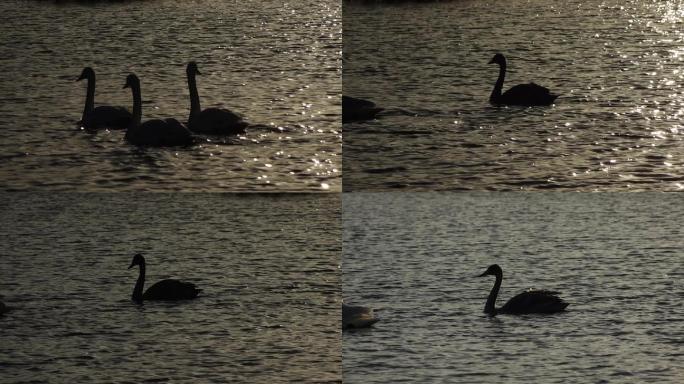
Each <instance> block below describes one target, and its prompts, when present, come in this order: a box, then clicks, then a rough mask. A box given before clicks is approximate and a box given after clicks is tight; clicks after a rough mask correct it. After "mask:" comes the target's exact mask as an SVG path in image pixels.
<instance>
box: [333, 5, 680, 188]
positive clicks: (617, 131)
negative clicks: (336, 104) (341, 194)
mask: <svg viewBox="0 0 684 384" xmlns="http://www.w3.org/2000/svg"><path fill="white" fill-rule="evenodd" d="M682 22H684V2H682V1H657V2H653V1H627V2H624V1H565V2H560V3H549V2H548V1H536V0H530V1H493V2H492V1H489V2H481V1H449V2H429V3H422V4H421V3H416V2H412V3H402V4H400V5H383V4H379V3H373V4H372V5H364V4H360V3H359V2H345V7H344V79H343V82H344V93H345V94H347V95H351V96H358V97H363V98H368V99H370V100H373V101H375V102H376V103H377V104H379V105H380V106H382V107H385V108H387V110H386V111H385V114H384V116H383V117H381V118H380V119H379V120H377V121H374V122H367V123H355V124H345V128H344V130H345V132H344V135H345V137H344V146H345V147H344V169H345V175H346V177H345V181H344V184H345V190H349V191H360V190H371V189H373V190H388V189H411V190H436V189H439V190H464V189H465V190H469V189H477V190H482V189H488V190H521V189H522V190H530V189H561V190H582V191H587V190H592V191H593V190H600V191H625V190H630V191H632V190H668V191H669V190H680V189H682V188H683V187H684V171H683V170H684V167H683V165H684V149H683V148H684V147H683V146H682V128H683V127H684V125H683V123H682V121H684V28H682ZM496 52H502V53H504V54H505V55H506V56H507V58H508V74H507V77H506V83H505V84H504V89H508V88H510V87H512V86H514V85H516V84H520V83H527V82H530V81H534V82H537V83H538V84H541V85H544V86H546V87H549V88H550V89H551V90H552V91H553V92H556V93H560V94H561V96H560V98H559V99H558V100H557V104H556V105H555V106H552V107H536V108H517V107H511V108H505V107H503V108H497V107H492V106H490V105H489V103H488V99H489V94H490V93H491V91H492V88H493V86H494V82H495V81H496V78H497V75H498V67H497V66H496V65H488V64H487V62H488V61H489V60H490V59H491V58H492V56H493V55H494V53H496Z"/></svg>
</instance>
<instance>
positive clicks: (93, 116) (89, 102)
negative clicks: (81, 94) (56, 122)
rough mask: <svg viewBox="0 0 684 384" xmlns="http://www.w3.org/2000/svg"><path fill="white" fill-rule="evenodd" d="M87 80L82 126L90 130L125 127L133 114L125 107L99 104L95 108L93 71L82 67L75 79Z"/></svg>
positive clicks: (129, 122)
mask: <svg viewBox="0 0 684 384" xmlns="http://www.w3.org/2000/svg"><path fill="white" fill-rule="evenodd" d="M83 79H87V80H88V91H87V93H86V101H85V108H83V116H81V121H80V122H79V124H81V126H82V127H85V128H86V129H90V130H96V129H100V128H110V129H125V128H127V127H128V126H129V125H130V124H131V120H132V119H133V116H132V115H131V113H130V112H128V111H127V110H126V109H125V108H122V107H110V106H108V105H101V106H99V107H97V108H95V71H93V69H92V68H90V67H85V68H83V71H82V72H81V76H80V77H79V78H78V79H77V80H76V81H80V80H83Z"/></svg>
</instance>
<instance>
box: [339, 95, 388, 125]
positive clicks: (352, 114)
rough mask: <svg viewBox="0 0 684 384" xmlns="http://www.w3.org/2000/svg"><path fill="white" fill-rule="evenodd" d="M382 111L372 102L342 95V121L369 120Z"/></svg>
mask: <svg viewBox="0 0 684 384" xmlns="http://www.w3.org/2000/svg"><path fill="white" fill-rule="evenodd" d="M380 111H382V108H379V107H378V106H376V105H375V103H374V102H372V101H368V100H363V99H358V98H356V97H351V96H344V95H342V122H343V123H348V122H352V121H362V120H371V119H374V118H375V116H376V115H377V114H378V113H379V112H380Z"/></svg>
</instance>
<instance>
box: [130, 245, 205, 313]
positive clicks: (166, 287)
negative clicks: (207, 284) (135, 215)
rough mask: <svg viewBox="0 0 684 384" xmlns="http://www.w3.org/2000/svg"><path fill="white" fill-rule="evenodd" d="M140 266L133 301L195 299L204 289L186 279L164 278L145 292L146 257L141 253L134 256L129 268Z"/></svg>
mask: <svg viewBox="0 0 684 384" xmlns="http://www.w3.org/2000/svg"><path fill="white" fill-rule="evenodd" d="M135 265H138V266H140V274H139V275H138V281H137V282H136V283H135V288H134V289H133V296H132V297H133V301H136V302H138V303H141V302H142V301H143V300H185V299H194V298H195V297H197V294H198V293H200V292H201V291H202V290H201V289H198V288H197V287H196V286H195V284H192V283H186V282H184V281H179V280H173V279H166V280H162V281H160V282H158V283H156V284H154V285H153V286H151V287H149V288H148V289H147V291H145V293H144V294H143V286H144V285H145V258H144V257H143V255H141V254H139V253H138V254H136V255H135V256H133V261H132V262H131V265H130V266H129V267H128V269H131V268H133V266H135Z"/></svg>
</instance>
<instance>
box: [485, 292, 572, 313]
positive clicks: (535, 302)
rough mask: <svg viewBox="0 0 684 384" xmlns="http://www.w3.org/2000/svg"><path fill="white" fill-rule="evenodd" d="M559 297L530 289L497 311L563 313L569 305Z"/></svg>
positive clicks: (556, 293) (552, 293) (551, 293)
mask: <svg viewBox="0 0 684 384" xmlns="http://www.w3.org/2000/svg"><path fill="white" fill-rule="evenodd" d="M557 295H558V292H554V291H546V290H533V289H530V290H527V291H525V292H522V293H519V294H518V295H516V296H514V297H512V298H511V299H510V300H508V301H507V302H506V304H504V306H503V307H501V308H499V309H498V310H497V311H498V312H499V313H511V314H526V313H555V312H562V311H564V310H565V308H566V307H567V306H568V303H566V302H565V301H564V300H563V299H561V298H560V297H558V296H557Z"/></svg>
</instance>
